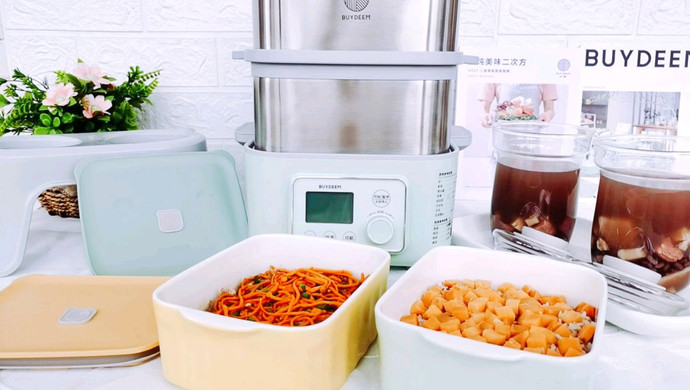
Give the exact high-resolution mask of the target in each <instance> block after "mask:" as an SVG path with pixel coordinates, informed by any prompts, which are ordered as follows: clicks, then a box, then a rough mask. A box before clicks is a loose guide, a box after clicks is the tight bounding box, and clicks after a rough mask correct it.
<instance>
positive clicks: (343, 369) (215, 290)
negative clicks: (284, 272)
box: [153, 235, 390, 390]
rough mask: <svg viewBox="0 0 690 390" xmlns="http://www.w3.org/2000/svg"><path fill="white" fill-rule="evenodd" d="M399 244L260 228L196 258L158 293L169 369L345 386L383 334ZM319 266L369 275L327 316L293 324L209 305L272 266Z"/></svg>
mask: <svg viewBox="0 0 690 390" xmlns="http://www.w3.org/2000/svg"><path fill="white" fill-rule="evenodd" d="M389 265H390V254H389V253H388V252H386V251H384V250H382V249H378V248H374V247H369V246H364V245H359V244H353V243H346V242H342V241H336V240H330V239H325V238H317V237H307V236H297V235H259V236H254V237H251V238H248V239H246V240H244V241H241V242H239V243H237V244H235V245H233V246H231V247H229V248H227V249H225V250H223V251H221V252H220V253H218V254H216V255H214V256H212V257H210V258H208V259H206V260H204V261H203V262H201V263H199V264H197V265H195V266H193V267H191V268H189V269H188V270H186V271H184V272H182V273H180V274H179V275H177V276H175V277H174V278H172V279H171V280H169V281H168V282H167V283H165V284H163V285H162V286H160V288H158V289H157V290H156V291H155V292H154V294H153V302H154V311H155V315H156V321H157V324H158V335H159V340H160V350H161V360H162V364H163V373H164V375H165V377H166V379H167V380H168V381H170V382H172V383H173V384H175V385H177V386H180V387H182V388H185V389H205V390H209V389H227V388H233V389H338V388H339V387H340V386H341V385H342V384H343V383H344V382H345V380H346V379H347V377H348V375H349V374H350V372H351V371H352V370H353V369H354V368H355V366H356V365H357V362H358V361H359V359H360V358H361V357H362V356H363V355H364V354H365V353H366V351H367V349H368V348H369V345H370V344H371V343H372V342H373V340H374V339H375V338H376V327H375V324H374V305H375V303H376V301H377V300H378V298H380V297H381V295H382V294H383V292H384V291H385V289H386V281H387V278H388V269H389ZM271 266H274V267H277V268H285V269H296V268H309V267H320V268H325V269H333V270H348V271H350V272H352V274H353V275H355V276H359V275H360V274H361V273H364V274H365V275H369V276H368V278H367V279H366V280H365V281H364V283H363V284H362V285H361V286H360V287H359V288H358V289H357V290H356V291H355V292H354V293H353V294H352V295H351V296H350V297H349V298H348V299H347V300H346V301H345V303H343V305H342V306H341V307H340V308H338V310H336V311H335V312H334V313H333V315H332V316H331V317H329V318H328V319H327V320H325V321H323V322H321V323H319V324H315V325H310V326H305V327H284V326H277V325H270V324H263V323H257V322H251V321H245V320H241V319H236V318H229V317H224V316H222V315H218V314H213V313H210V312H207V311H206V308H207V307H208V306H209V303H210V302H211V301H213V300H215V298H216V297H217V296H218V294H219V293H220V292H221V290H228V289H235V288H236V287H237V286H238V285H239V284H240V282H241V281H242V279H244V278H246V277H250V276H253V275H257V274H260V273H263V272H265V271H267V270H268V269H269V268H270V267H271Z"/></svg>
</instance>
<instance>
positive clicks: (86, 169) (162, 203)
mask: <svg viewBox="0 0 690 390" xmlns="http://www.w3.org/2000/svg"><path fill="white" fill-rule="evenodd" d="M75 174H76V176H77V190H78V198H79V212H80V218H81V225H82V232H83V235H84V243H85V246H86V251H87V255H88V257H89V262H90V267H91V270H92V271H93V273H94V274H97V275H150V276H153V275H158V276H168V275H175V274H177V273H179V272H180V271H182V270H184V269H186V268H188V267H190V266H192V265H194V264H196V263H198V262H200V261H202V260H204V259H206V258H207V257H209V256H211V255H213V254H215V253H217V252H219V251H220V250H222V249H225V248H227V247H229V246H231V245H233V244H235V243H237V242H239V241H241V240H243V239H245V238H247V236H248V234H247V216H246V211H245V208H244V202H243V199H242V192H241V190H240V186H239V181H238V178H237V173H236V171H235V164H234V160H233V159H232V157H231V156H230V155H229V154H228V153H226V152H211V153H207V152H190V153H174V154H164V155H152V156H138V157H120V158H112V159H100V160H93V161H85V162H82V163H80V164H79V165H78V166H77V167H76V169H75Z"/></svg>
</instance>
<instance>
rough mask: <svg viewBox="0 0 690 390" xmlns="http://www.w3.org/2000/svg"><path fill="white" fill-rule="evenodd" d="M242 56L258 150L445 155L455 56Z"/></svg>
mask: <svg viewBox="0 0 690 390" xmlns="http://www.w3.org/2000/svg"><path fill="white" fill-rule="evenodd" d="M242 54H243V55H244V58H245V60H247V61H251V62H252V75H253V76H254V110H255V112H254V119H255V123H256V129H255V144H256V147H257V148H258V149H259V150H264V151H270V152H295V153H353V154H400V155H426V154H438V153H444V152H446V151H448V148H449V146H450V140H449V138H450V137H449V134H450V129H451V126H452V123H453V114H454V96H455V79H456V74H457V64H459V63H462V62H463V55H462V53H458V52H452V53H451V52H446V53H424V52H421V53H420V52H416V53H410V52H407V53H406V52H373V51H369V52H344V51H328V52H325V51H276V50H249V51H246V52H242Z"/></svg>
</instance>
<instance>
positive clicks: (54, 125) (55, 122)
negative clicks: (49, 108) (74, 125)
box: [53, 117, 60, 128]
mask: <svg viewBox="0 0 690 390" xmlns="http://www.w3.org/2000/svg"><path fill="white" fill-rule="evenodd" d="M53 127H55V128H58V127H60V118H58V117H55V118H53Z"/></svg>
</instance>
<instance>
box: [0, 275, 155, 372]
mask: <svg viewBox="0 0 690 390" xmlns="http://www.w3.org/2000/svg"><path fill="white" fill-rule="evenodd" d="M166 280H167V278H163V277H121V276H47V275H33V276H25V277H22V278H19V279H17V280H15V281H14V282H12V284H11V285H10V286H8V287H7V288H6V289H4V290H2V291H1V292H0V318H2V325H1V326H0V368H37V367H43V368H55V367H100V366H121V365H131V364H135V363H138V362H141V361H143V360H147V359H149V358H151V357H154V356H156V355H157V354H158V333H157V331H156V321H155V317H154V314H153V302H152V300H151V296H152V294H153V291H154V290H155V289H156V288H157V287H158V286H159V285H161V284H162V283H163V282H165V281H166Z"/></svg>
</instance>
